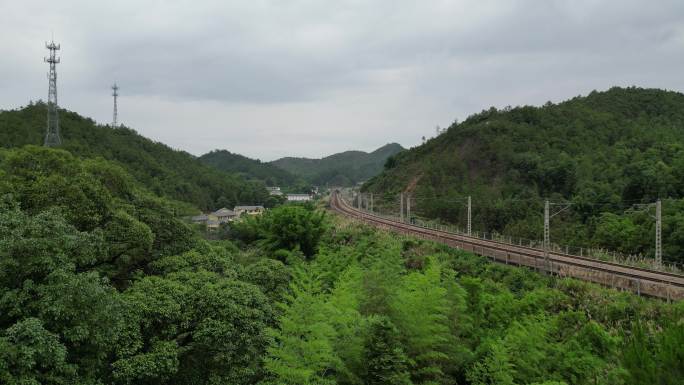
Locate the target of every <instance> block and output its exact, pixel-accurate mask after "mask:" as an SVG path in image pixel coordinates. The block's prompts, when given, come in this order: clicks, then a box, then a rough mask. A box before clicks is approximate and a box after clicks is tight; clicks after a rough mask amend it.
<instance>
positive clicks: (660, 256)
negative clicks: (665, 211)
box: [655, 199, 663, 267]
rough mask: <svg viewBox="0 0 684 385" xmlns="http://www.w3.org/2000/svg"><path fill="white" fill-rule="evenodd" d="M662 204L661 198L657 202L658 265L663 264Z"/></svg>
mask: <svg viewBox="0 0 684 385" xmlns="http://www.w3.org/2000/svg"><path fill="white" fill-rule="evenodd" d="M662 225H663V217H662V205H661V202H660V199H658V201H657V202H656V230H655V231H656V233H655V237H656V245H655V263H656V266H657V267H661V266H662V265H663V243H662V242H663V239H662Z"/></svg>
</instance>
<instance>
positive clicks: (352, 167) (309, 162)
mask: <svg viewBox="0 0 684 385" xmlns="http://www.w3.org/2000/svg"><path fill="white" fill-rule="evenodd" d="M402 150H404V148H403V147H401V145H399V144H397V143H390V144H386V145H384V146H382V147H380V148H378V149H377V150H375V151H373V152H371V153H367V152H363V151H345V152H341V153H338V154H334V155H330V156H327V157H325V158H322V159H310V158H293V157H287V158H281V159H278V160H275V161H273V162H272V164H273V165H275V166H277V167H280V168H281V169H283V170H286V171H289V172H291V173H292V174H295V175H299V176H301V177H303V178H305V179H306V180H307V181H308V182H310V183H313V184H316V185H329V186H333V185H337V186H344V185H352V184H354V183H357V182H359V181H363V180H366V179H368V178H370V177H372V176H374V175H376V174H378V173H379V172H380V171H382V167H383V165H384V164H385V162H386V161H387V158H389V157H390V156H392V155H394V154H397V153H399V152H401V151H402Z"/></svg>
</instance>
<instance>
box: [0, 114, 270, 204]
mask: <svg viewBox="0 0 684 385" xmlns="http://www.w3.org/2000/svg"><path fill="white" fill-rule="evenodd" d="M46 113H47V112H46V105H45V104H44V103H41V102H39V103H37V104H31V105H29V106H26V107H24V108H21V109H17V110H11V111H0V146H2V147H6V148H9V147H20V146H24V145H27V144H35V145H40V144H42V142H43V136H44V132H45V119H46ZM60 130H61V134H62V142H63V145H62V147H61V148H63V149H65V150H67V151H69V152H71V153H72V154H74V155H76V156H79V157H83V158H95V157H103V158H105V159H107V160H111V161H115V162H116V163H118V164H119V165H120V166H122V167H124V169H126V171H128V172H129V173H130V174H131V175H133V176H134V177H135V179H137V180H138V181H139V182H140V183H142V184H143V185H145V186H146V187H147V188H148V189H149V190H151V191H153V192H155V193H156V194H159V195H163V196H167V197H170V198H173V199H176V200H180V201H184V202H188V203H191V204H193V205H194V206H196V207H198V208H201V209H215V208H217V207H223V206H226V207H232V206H233V205H235V204H262V203H264V201H265V200H266V199H267V197H268V194H267V192H266V190H265V189H264V186H263V184H262V183H260V182H256V181H246V180H244V179H243V178H242V177H239V176H235V175H228V174H225V173H222V172H220V171H218V170H215V169H213V168H211V167H208V166H206V165H204V164H202V163H201V162H200V161H199V160H197V158H196V157H194V156H193V155H191V154H189V153H187V152H184V151H177V150H174V149H172V148H170V147H168V146H166V145H164V144H162V143H158V142H154V141H152V140H150V139H147V138H145V137H143V136H141V135H139V134H138V133H136V132H135V131H134V130H132V129H129V128H116V129H113V128H111V127H109V126H102V125H98V124H96V123H95V122H94V121H93V120H92V119H89V118H85V117H83V116H80V115H78V114H77V113H75V112H70V111H65V110H60Z"/></svg>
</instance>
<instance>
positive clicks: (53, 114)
mask: <svg viewBox="0 0 684 385" xmlns="http://www.w3.org/2000/svg"><path fill="white" fill-rule="evenodd" d="M59 47H60V45H59V44H55V42H54V41H50V43H47V42H46V43H45V48H47V49H48V50H49V51H50V56H48V57H46V58H44V59H43V60H45V62H46V63H49V64H50V72H49V73H48V83H49V88H48V103H47V107H48V113H47V132H46V133H45V146H47V147H55V146H59V145H60V144H62V140H61V139H60V137H59V115H58V113H57V109H58V106H57V68H56V67H57V63H59V58H58V57H57V51H58V50H59Z"/></svg>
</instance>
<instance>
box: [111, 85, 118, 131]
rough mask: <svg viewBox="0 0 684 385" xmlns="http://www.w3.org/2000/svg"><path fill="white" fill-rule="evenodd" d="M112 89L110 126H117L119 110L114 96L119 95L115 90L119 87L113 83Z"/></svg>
mask: <svg viewBox="0 0 684 385" xmlns="http://www.w3.org/2000/svg"><path fill="white" fill-rule="evenodd" d="M112 90H113V91H114V92H112V96H113V97H114V118H113V119H112V127H116V126H117V118H118V114H119V111H118V110H117V107H116V98H117V97H118V96H119V93H118V92H117V91H118V90H119V87H118V86H117V85H116V83H114V85H113V86H112Z"/></svg>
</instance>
